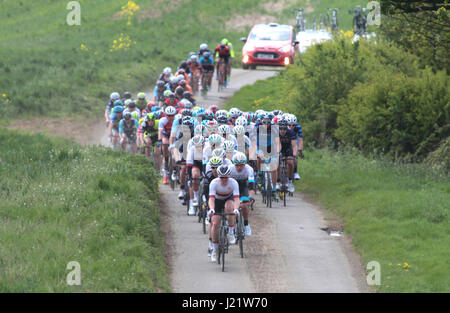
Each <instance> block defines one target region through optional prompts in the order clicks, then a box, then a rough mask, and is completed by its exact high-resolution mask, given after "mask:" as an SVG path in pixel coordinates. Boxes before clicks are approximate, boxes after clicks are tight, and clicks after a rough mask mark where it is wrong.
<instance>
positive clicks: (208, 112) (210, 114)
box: [204, 109, 214, 119]
mask: <svg viewBox="0 0 450 313" xmlns="http://www.w3.org/2000/svg"><path fill="white" fill-rule="evenodd" d="M204 117H205V118H207V119H213V118H214V113H213V111H211V110H209V109H208V110H206V111H205V114H204Z"/></svg>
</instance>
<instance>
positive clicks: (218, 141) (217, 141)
mask: <svg viewBox="0 0 450 313" xmlns="http://www.w3.org/2000/svg"><path fill="white" fill-rule="evenodd" d="M222 140H223V138H222V137H221V136H220V135H218V134H212V135H211V136H209V137H208V141H209V143H210V144H211V145H218V144H221V143H222Z"/></svg>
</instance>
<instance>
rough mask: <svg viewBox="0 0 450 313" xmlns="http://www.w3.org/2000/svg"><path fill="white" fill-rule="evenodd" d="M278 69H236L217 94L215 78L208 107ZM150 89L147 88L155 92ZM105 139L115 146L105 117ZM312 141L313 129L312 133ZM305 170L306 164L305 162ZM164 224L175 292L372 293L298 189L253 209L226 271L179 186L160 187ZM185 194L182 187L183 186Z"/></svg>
mask: <svg viewBox="0 0 450 313" xmlns="http://www.w3.org/2000/svg"><path fill="white" fill-rule="evenodd" d="M275 73H276V71H274V70H253V71H244V70H241V69H233V70H232V76H231V83H230V85H229V87H228V88H227V89H226V90H225V91H223V92H221V93H220V94H218V93H217V86H215V85H216V81H214V82H213V86H212V90H211V92H209V93H208V96H207V98H205V99H204V98H202V97H201V96H199V97H198V99H197V100H198V103H199V104H200V106H202V107H208V106H210V105H212V104H216V105H218V106H219V107H221V106H223V105H224V104H225V102H226V101H227V100H228V99H229V98H231V97H232V95H233V94H234V92H236V91H237V90H239V88H241V87H242V86H245V85H248V84H253V83H254V82H255V81H256V80H258V79H265V78H268V77H271V76H273V75H274V74H275ZM151 90H152V89H150V90H149V91H148V92H147V94H152V92H151ZM98 130H99V132H98V134H99V137H98V141H99V142H101V144H102V145H109V142H108V136H107V133H106V130H105V126H104V123H102V124H101V125H99V127H98ZM305 135H306V136H305V137H306V140H307V134H305ZM299 168H300V175H301V165H300V167H299ZM159 190H160V192H161V203H162V206H163V208H162V213H163V216H162V222H163V231H164V233H165V237H166V245H167V250H168V262H169V263H170V269H171V273H170V276H171V277H170V280H171V285H172V289H173V291H174V292H370V291H371V289H370V288H369V287H368V286H367V283H366V278H365V274H364V268H365V266H364V265H363V264H361V261H360V258H359V256H358V255H356V254H355V253H354V252H353V250H352V248H351V245H350V243H349V239H348V238H346V237H345V235H344V236H343V237H332V236H329V235H328V233H327V232H325V231H323V230H321V228H324V227H326V226H327V221H326V220H325V217H324V215H323V213H322V212H321V210H320V209H319V208H318V207H317V206H315V205H313V204H311V203H310V202H307V201H305V195H302V194H300V193H295V194H294V197H289V198H288V205H287V206H286V207H283V206H282V204H281V202H279V203H274V204H273V206H272V208H266V207H265V206H263V204H262V201H261V195H260V194H258V195H257V197H256V203H255V207H256V208H255V210H254V211H253V212H252V213H251V215H250V219H249V221H250V224H251V226H252V236H251V237H247V238H246V239H245V242H244V253H245V257H244V259H241V258H240V256H239V248H238V246H237V245H236V246H231V247H230V250H229V253H228V255H227V259H226V269H225V273H222V271H221V267H220V266H219V265H217V263H212V262H211V260H210V258H209V257H208V256H207V247H208V240H207V235H204V234H203V232H202V230H201V226H200V224H199V223H198V219H197V218H196V217H193V216H187V215H186V209H185V207H184V206H181V204H180V201H179V200H178V199H177V194H176V192H172V191H171V189H170V187H169V186H168V185H167V186H166V185H161V186H160V188H159ZM177 192H178V191H177Z"/></svg>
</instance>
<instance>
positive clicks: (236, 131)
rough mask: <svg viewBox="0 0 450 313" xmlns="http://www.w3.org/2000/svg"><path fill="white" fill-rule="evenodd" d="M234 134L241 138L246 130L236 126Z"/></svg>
mask: <svg viewBox="0 0 450 313" xmlns="http://www.w3.org/2000/svg"><path fill="white" fill-rule="evenodd" d="M233 132H234V134H235V135H236V136H241V135H244V134H245V128H244V126H242V125H237V126H234V128H233Z"/></svg>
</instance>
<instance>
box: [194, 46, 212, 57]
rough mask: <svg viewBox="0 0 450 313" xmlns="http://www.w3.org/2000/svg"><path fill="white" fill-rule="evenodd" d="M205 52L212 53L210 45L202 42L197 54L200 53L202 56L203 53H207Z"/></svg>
mask: <svg viewBox="0 0 450 313" xmlns="http://www.w3.org/2000/svg"><path fill="white" fill-rule="evenodd" d="M205 52H209V53H211V50H209V48H208V45H207V44H206V43H202V44H201V45H200V49H199V50H198V52H197V55H198V56H199V57H202V56H203V53H205Z"/></svg>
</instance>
